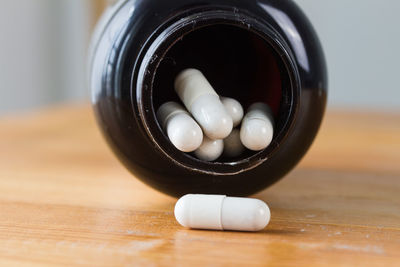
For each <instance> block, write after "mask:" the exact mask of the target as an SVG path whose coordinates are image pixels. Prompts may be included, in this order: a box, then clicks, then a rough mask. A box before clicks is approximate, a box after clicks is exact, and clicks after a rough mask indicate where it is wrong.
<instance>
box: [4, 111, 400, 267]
mask: <svg viewBox="0 0 400 267" xmlns="http://www.w3.org/2000/svg"><path fill="white" fill-rule="evenodd" d="M255 197H257V198H260V199H262V200H264V201H266V202H267V203H268V204H269V205H270V208H271V211H272V220H271V223H270V225H269V226H268V227H267V228H266V229H265V230H264V231H262V232H259V233H241V232H215V231H198V230H188V229H185V228H182V227H181V226H179V225H178V224H177V223H176V222H175V220H174V216H173V208H174V203H175V201H176V200H175V199H173V198H171V197H168V196H165V195H163V194H161V193H158V192H156V191H154V190H153V189H151V188H149V187H147V186H146V185H144V184H142V183H141V182H139V181H138V180H137V179H135V178H134V177H133V176H132V175H130V174H129V173H128V172H127V171H126V170H125V169H124V168H123V167H122V166H121V164H120V163H119V162H118V161H117V160H116V158H115V157H114V156H113V155H112V153H111V152H110V150H109V148H108V147H107V146H106V145H105V143H104V141H103V139H102V137H101V135H100V133H99V131H98V130H97V128H96V125H95V123H94V119H93V115H92V113H91V110H90V108H89V107H88V106H76V107H66V108H52V109H49V110H45V111H42V112H35V113H33V114H23V115H15V116H8V117H6V118H1V119H0V264H1V265H2V266H13V265H19V266H21V265H22V266H46V265H49V266H53V265H65V266H74V265H84V266H137V265H144V266H220V265H223V266H233V265H243V266H253V265H254V266H400V115H396V114H376V113H362V112H358V113H355V112H328V114H327V117H326V120H325V122H324V126H323V128H322V130H321V132H320V134H319V136H318V139H317V141H316V142H315V144H314V145H313V147H312V149H311V151H310V152H309V153H308V154H307V156H306V157H305V158H304V160H303V161H302V162H301V164H300V165H299V166H298V168H296V169H295V170H294V171H293V172H291V173H290V174H289V175H288V176H287V177H286V178H285V179H283V180H281V181H280V182H278V183H277V184H276V185H274V186H272V187H271V188H269V189H267V190H265V191H263V192H261V193H259V194H258V195H256V196H255Z"/></svg>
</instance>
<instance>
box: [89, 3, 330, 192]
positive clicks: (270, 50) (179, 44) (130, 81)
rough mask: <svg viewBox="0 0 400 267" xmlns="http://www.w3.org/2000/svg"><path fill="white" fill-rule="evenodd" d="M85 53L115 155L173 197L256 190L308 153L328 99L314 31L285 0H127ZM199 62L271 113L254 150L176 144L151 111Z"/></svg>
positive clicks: (223, 84)
mask: <svg viewBox="0 0 400 267" xmlns="http://www.w3.org/2000/svg"><path fill="white" fill-rule="evenodd" d="M95 36H96V37H95V38H94V42H93V47H92V56H91V61H90V66H91V72H90V84H91V89H92V100H93V104H94V110H95V113H96V117H97V120H98V123H99V125H100V127H101V129H102V131H103V133H104V136H105V138H106V139H107V141H108V143H109V144H110V146H111V148H112V149H113V151H114V152H115V154H116V155H117V156H118V158H119V159H120V160H121V162H122V163H123V164H124V165H125V166H126V167H127V168H128V169H129V170H130V171H131V172H132V173H133V174H134V175H135V176H136V177H137V178H139V179H140V180H142V181H143V182H145V183H147V184H149V185H150V186H152V187H154V188H156V189H158V190H160V191H162V192H165V193H167V194H170V195H173V196H181V195H183V194H187V193H218V194H227V195H235V196H243V195H249V194H253V193H255V192H257V191H260V190H262V189H264V188H265V187H267V186H269V185H271V184H273V183H274V182H276V181H277V180H278V179H280V178H282V177H283V176H284V175H286V174H287V173H288V172H289V171H290V170H291V169H293V168H294V166H295V165H296V164H297V163H298V162H299V160H300V159H301V158H302V157H303V155H304V154H305V153H306V151H307V150H308V148H309V147H310V145H311V143H312V141H313V139H314V138H315V135H316V133H317V131H318V128H319V126H320V123H321V120H322V117H323V113H324V110H325V105H326V98H327V74H326V64H325V59H324V55H323V51H322V48H321V45H320V42H319V40H318V38H317V36H316V33H315V31H314V29H313V27H312V25H311V24H310V22H309V21H308V19H307V18H306V16H305V15H304V14H303V13H302V12H301V10H300V9H299V8H298V7H297V6H296V5H295V4H294V3H293V2H292V1H290V0H279V1H278V0H258V1H257V0H236V1H233V0H208V1H199V0H168V1H163V0H128V1H120V2H118V3H117V4H116V5H114V6H113V7H112V8H111V9H109V10H108V11H107V14H106V15H105V16H104V17H103V19H102V21H101V22H100V25H99V27H98V29H97V33H96V35H95ZM185 68H197V69H199V70H201V71H202V72H203V73H204V74H205V76H206V77H207V78H208V79H209V80H210V83H211V84H212V85H213V86H214V88H216V90H217V92H218V93H219V94H220V95H223V96H229V97H233V98H235V99H237V100H239V101H240V102H241V103H242V104H243V105H244V107H245V108H247V107H248V106H249V105H251V104H252V103H254V102H264V103H267V104H269V105H270V106H271V108H272V110H273V112H274V118H275V122H276V129H275V135H274V139H273V141H272V144H271V145H270V146H269V147H268V148H267V149H265V150H263V151H261V152H250V151H247V152H246V153H244V154H243V155H241V156H240V157H238V158H234V159H231V158H224V157H221V158H220V159H218V160H217V161H216V162H205V161H201V160H198V159H196V158H195V157H194V156H193V155H191V154H187V153H183V152H180V151H178V150H177V149H176V148H175V147H174V146H173V145H172V144H171V143H170V141H169V140H168V137H167V136H166V135H165V134H164V132H163V130H162V129H161V127H160V124H159V123H158V121H157V119H156V115H155V113H156V110H157V109H158V107H159V106H160V105H161V104H163V103H165V102H167V101H171V100H174V101H179V100H178V98H177V96H176V94H175V92H174V86H173V82H174V78H175V77H176V75H177V74H178V73H179V72H180V71H182V70H183V69H185Z"/></svg>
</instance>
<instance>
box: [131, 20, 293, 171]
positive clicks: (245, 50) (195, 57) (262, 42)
mask: <svg viewBox="0 0 400 267" xmlns="http://www.w3.org/2000/svg"><path fill="white" fill-rule="evenodd" d="M228 14H229V13H228ZM221 17H222V18H221ZM188 22H189V23H188V24H187V23H186V24H185V23H184V22H182V20H180V22H178V23H176V24H174V25H172V26H171V27H169V28H167V29H166V30H164V33H163V34H161V35H159V36H158V38H157V39H156V40H155V41H154V42H153V43H152V45H151V46H150V48H149V49H148V50H147V53H146V56H145V57H144V60H143V63H142V65H141V70H140V73H141V74H142V79H141V78H140V76H141V75H140V73H139V79H138V84H137V86H138V87H137V88H143V89H142V90H141V93H140V94H139V95H140V96H139V97H138V99H137V100H138V106H139V108H140V109H142V115H141V117H142V120H143V122H144V124H145V125H146V126H147V130H148V132H149V134H150V136H151V137H152V138H153V140H154V142H155V143H156V144H157V145H158V146H159V148H160V149H161V150H162V151H163V152H164V153H166V154H167V155H168V156H169V157H171V158H172V159H173V160H174V161H178V162H179V164H182V165H183V166H186V167H189V168H192V169H197V170H199V171H204V172H212V173H214V174H218V173H224V174H226V173H237V172H241V171H245V170H246V169H249V168H252V167H255V166H257V165H258V164H261V163H262V162H264V161H265V160H267V159H268V158H269V157H270V156H271V155H272V153H273V152H274V151H275V149H277V148H278V147H279V145H280V143H281V142H282V141H283V140H284V136H285V135H286V134H287V131H288V130H289V129H290V126H291V124H292V123H293V121H294V118H295V116H294V113H295V111H296V108H297V101H298V88H297V86H298V78H297V77H298V75H297V71H296V68H295V67H294V64H291V63H292V62H291V58H290V56H289V54H288V53H287V51H285V47H284V46H282V44H281V43H279V41H280V40H279V38H277V36H276V35H274V34H273V33H272V32H270V31H269V30H268V29H267V28H265V27H264V26H263V25H261V24H259V23H257V22H256V21H255V20H254V19H248V18H244V17H240V16H237V14H236V15H234V16H232V17H230V16H227V14H225V15H224V16H221V14H220V13H218V12H213V13H212V14H202V16H198V15H197V16H196V20H195V21H194V20H193V19H190V18H188ZM146 59H147V60H146ZM187 68H195V69H198V70H200V71H201V72H203V74H204V76H205V77H206V78H207V79H208V80H209V82H210V84H211V85H212V86H213V88H214V89H215V91H216V92H217V93H218V94H219V95H220V96H225V97H231V98H234V99H236V100H237V101H239V102H240V103H241V104H242V106H243V108H244V111H245V113H246V110H247V108H248V107H249V106H250V105H252V104H253V103H256V102H263V103H266V104H268V105H269V107H270V108H271V109H272V111H273V116H274V121H275V129H274V138H273V141H272V143H271V144H270V146H269V147H268V148H266V149H265V150H263V151H259V152H255V151H250V150H246V151H245V152H244V153H243V154H241V155H240V156H238V157H236V158H230V157H226V156H224V155H223V156H221V157H220V158H218V159H217V160H216V161H214V162H205V161H201V160H199V159H197V158H196V157H195V156H194V155H193V154H192V153H184V152H181V151H179V150H177V149H176V148H175V147H173V145H172V144H171V143H170V142H169V140H168V136H167V135H166V133H164V131H163V129H162V127H161V123H159V122H158V121H157V118H156V115H155V113H156V112H157V110H158V108H159V107H160V106H161V105H162V104H164V103H166V102H168V101H176V102H178V103H181V101H180V99H179V98H178V96H177V94H176V93H175V90H174V80H175V78H176V77H177V75H178V74H179V73H180V72H181V71H182V70H184V69H187ZM238 129H240V125H239V126H238Z"/></svg>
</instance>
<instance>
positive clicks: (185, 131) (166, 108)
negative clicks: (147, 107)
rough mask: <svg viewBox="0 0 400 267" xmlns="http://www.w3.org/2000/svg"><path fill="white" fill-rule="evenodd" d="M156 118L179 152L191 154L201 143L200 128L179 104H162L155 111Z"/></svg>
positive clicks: (201, 133) (201, 134)
mask: <svg viewBox="0 0 400 267" xmlns="http://www.w3.org/2000/svg"><path fill="white" fill-rule="evenodd" d="M157 118H158V121H159V123H160V124H161V125H162V127H163V129H164V130H165V131H166V133H167V135H168V138H169V140H170V141H171V143H172V144H173V145H174V146H175V147H176V148H177V149H179V150H180V151H182V152H193V151H195V150H196V149H198V148H199V147H200V145H201V143H202V142H203V132H202V130H201V128H200V126H199V125H198V124H197V122H196V121H195V120H194V119H193V118H192V117H191V116H190V114H189V113H188V112H187V111H186V110H185V109H184V107H182V106H181V105H180V104H178V103H176V102H167V103H165V104H163V105H162V106H161V107H160V108H159V109H158V111H157Z"/></svg>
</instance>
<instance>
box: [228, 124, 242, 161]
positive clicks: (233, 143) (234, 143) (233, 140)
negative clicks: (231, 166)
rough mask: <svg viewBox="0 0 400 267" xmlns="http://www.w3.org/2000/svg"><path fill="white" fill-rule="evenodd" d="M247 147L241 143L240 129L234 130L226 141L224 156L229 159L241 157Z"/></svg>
mask: <svg viewBox="0 0 400 267" xmlns="http://www.w3.org/2000/svg"><path fill="white" fill-rule="evenodd" d="M244 150H245V147H244V146H243V144H242V141H240V131H239V130H238V129H233V131H232V133H231V134H230V135H229V136H228V137H227V138H225V139H224V154H225V155H226V156H228V157H231V158H233V157H237V156H240V155H241V154H242V153H243V151H244Z"/></svg>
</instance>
